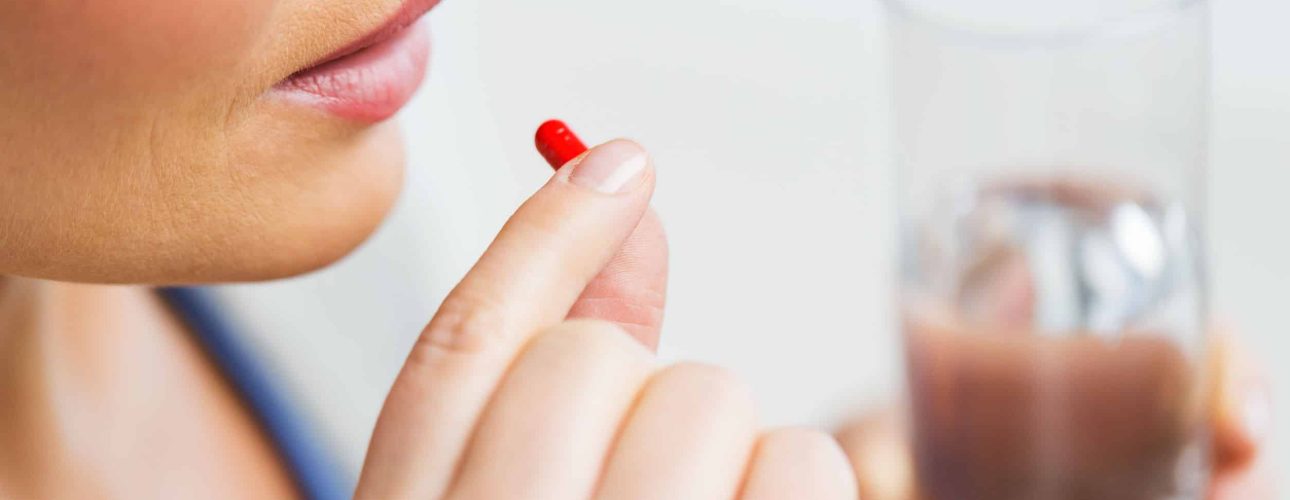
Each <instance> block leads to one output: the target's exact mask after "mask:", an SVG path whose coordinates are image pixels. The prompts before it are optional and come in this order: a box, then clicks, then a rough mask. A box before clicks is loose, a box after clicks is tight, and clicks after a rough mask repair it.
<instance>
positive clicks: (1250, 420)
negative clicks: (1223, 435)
mask: <svg viewBox="0 0 1290 500" xmlns="http://www.w3.org/2000/svg"><path fill="white" fill-rule="evenodd" d="M1241 424H1242V425H1244V426H1245V432H1246V433H1247V434H1248V435H1249V437H1250V439H1251V440H1252V441H1254V442H1256V443H1257V442H1261V441H1263V440H1264V439H1265V438H1267V436H1268V433H1269V432H1271V430H1272V398H1271V396H1269V394H1268V387H1267V385H1266V384H1261V383H1255V384H1249V385H1248V386H1246V389H1245V394H1244V397H1243V399H1242V401H1241Z"/></svg>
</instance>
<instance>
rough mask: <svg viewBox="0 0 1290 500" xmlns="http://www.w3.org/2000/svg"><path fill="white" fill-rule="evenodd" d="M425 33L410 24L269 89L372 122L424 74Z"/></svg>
mask: <svg viewBox="0 0 1290 500" xmlns="http://www.w3.org/2000/svg"><path fill="white" fill-rule="evenodd" d="M429 58H430V37H429V35H428V34H427V33H426V30H425V29H424V27H422V26H420V25H419V24H416V25H412V26H409V27H407V28H406V29H404V30H402V31H400V32H399V33H398V34H396V35H395V36H394V37H392V38H390V39H388V40H385V41H382V42H380V43H378V44H376V45H372V46H370V47H367V48H364V49H362V50H360V51H358V52H355V53H353V54H349V55H347V56H344V57H342V58H340V59H336V60H334V61H329V62H327V63H324V64H322V65H319V66H315V67H312V68H309V69H306V70H303V71H301V72H299V73H296V74H294V75H291V77H289V78H287V79H286V80H283V81H282V82H281V83H278V84H277V85H276V86H274V89H273V92H274V94H276V95H278V96H281V97H284V98H286V99H288V100H290V101H292V102H296V103H300V104H304V105H306V106H310V107H314V108H317V109H321V110H323V111H326V112H328V113H331V114H333V115H336V116H339V117H341V118H345V119H348V120H353V121H358V122H365V123H376V122H380V121H383V120H386V119H388V118H390V117H392V116H394V114H395V113H397V112H398V111H399V110H400V109H402V108H403V106H405V105H406V104H407V103H408V101H409V100H411V99H412V95H413V94H414V93H416V90H417V87H419V86H420V85H421V81H422V80H423V79H424V78H425V73H426V66H428V64H429Z"/></svg>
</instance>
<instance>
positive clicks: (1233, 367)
mask: <svg viewBox="0 0 1290 500" xmlns="http://www.w3.org/2000/svg"><path fill="white" fill-rule="evenodd" d="M1218 346H1219V347H1218V348H1217V351H1218V355H1217V356H1216V357H1217V359H1218V360H1219V361H1218V363H1219V366H1218V367H1217V369H1216V370H1215V371H1216V373H1217V375H1216V378H1217V383H1216V385H1217V387H1218V390H1219V394H1218V397H1216V398H1215V401H1216V402H1217V404H1215V405H1214V406H1213V411H1214V414H1213V415H1214V416H1213V419H1214V420H1213V421H1214V466H1215V475H1216V476H1221V475H1223V474H1225V473H1227V472H1229V471H1239V470H1241V469H1243V468H1246V467H1247V466H1249V465H1250V463H1251V462H1252V461H1254V459H1255V458H1256V457H1257V456H1258V455H1259V451H1260V447H1261V446H1263V444H1264V443H1263V441H1264V440H1265V439H1266V438H1267V436H1268V434H1269V433H1270V432H1271V427H1272V422H1273V418H1272V403H1271V402H1272V399H1271V396H1270V395H1269V389H1268V383H1267V377H1266V375H1265V374H1264V371H1263V370H1262V368H1261V367H1260V366H1258V363H1256V362H1255V361H1253V360H1252V359H1251V358H1250V356H1249V355H1248V354H1246V353H1245V352H1243V351H1241V350H1240V349H1239V348H1238V347H1236V346H1235V344H1234V343H1233V342H1232V340H1231V338H1230V337H1223V338H1221V340H1220V341H1219V344H1218Z"/></svg>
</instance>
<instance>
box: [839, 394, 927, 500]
mask: <svg viewBox="0 0 1290 500" xmlns="http://www.w3.org/2000/svg"><path fill="white" fill-rule="evenodd" d="M906 436H907V435H906V433H905V431H904V428H903V427H902V426H901V418H900V413H899V412H897V411H894V410H885V411H880V412H875V413H872V414H869V415H866V416H864V417H862V418H860V419H858V420H856V421H854V422H852V423H850V424H848V425H846V426H844V427H843V428H842V430H841V431H840V432H838V443H839V444H840V445H841V446H842V451H843V452H845V453H846V454H847V458H848V459H850V461H851V467H852V468H853V471H854V473H855V477H856V482H857V484H858V485H859V490H860V498H863V499H865V500H913V499H914V498H916V497H915V495H914V489H915V481H914V468H913V462H912V457H911V450H910V448H909V440H908V439H907V437H906Z"/></svg>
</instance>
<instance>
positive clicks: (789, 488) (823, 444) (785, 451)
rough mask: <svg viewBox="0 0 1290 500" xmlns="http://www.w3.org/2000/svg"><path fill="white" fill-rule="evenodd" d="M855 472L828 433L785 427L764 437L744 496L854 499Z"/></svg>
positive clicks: (757, 499) (771, 499) (769, 499)
mask: <svg viewBox="0 0 1290 500" xmlns="http://www.w3.org/2000/svg"><path fill="white" fill-rule="evenodd" d="M857 494H858V493H857V490H856V480H855V476H854V475H853V474H852V472H851V465H850V464H849V463H847V457H846V455H843V454H842V449H841V448H839V447H838V443H837V441H834V440H833V438H831V437H829V436H828V435H827V434H823V433H819V432H814V431H809V430H802V429H782V430H776V431H772V432H770V433H767V434H765V435H763V436H762V437H761V440H760V441H759V442H758V444H757V451H756V452H754V454H753V459H752V463H751V464H750V465H749V467H748V479H747V482H746V483H745V484H744V492H743V496H741V497H740V498H742V499H743V500H782V499H785V498H796V499H802V500H855V499H856V495H857Z"/></svg>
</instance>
